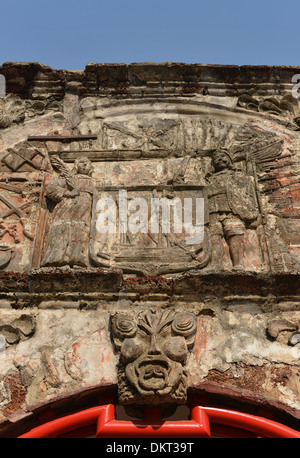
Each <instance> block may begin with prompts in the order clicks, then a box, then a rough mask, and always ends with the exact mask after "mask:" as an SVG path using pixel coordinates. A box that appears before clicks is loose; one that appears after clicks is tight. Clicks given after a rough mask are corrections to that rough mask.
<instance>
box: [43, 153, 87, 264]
mask: <svg viewBox="0 0 300 458" xmlns="http://www.w3.org/2000/svg"><path fill="white" fill-rule="evenodd" d="M52 164H53V167H54V168H56V169H57V170H58V172H59V174H60V176H59V177H58V178H57V179H56V180H55V181H53V182H52V183H50V185H49V186H48V188H47V192H46V196H47V198H48V199H49V200H50V201H52V202H54V203H55V206H54V209H53V211H52V213H51V215H50V224H49V228H48V234H47V240H46V246H45V250H44V254H43V257H42V261H41V266H65V265H68V266H70V267H88V265H89V261H88V245H89V232H90V220H91V209H92V200H93V193H94V183H93V180H92V178H91V175H92V171H93V168H92V164H91V162H90V160H89V159H88V158H87V157H84V156H81V157H79V158H77V159H76V160H75V163H74V168H73V169H72V170H69V169H68V167H67V166H66V164H65V163H64V162H63V161H62V160H61V159H60V158H58V157H55V158H54V159H52Z"/></svg>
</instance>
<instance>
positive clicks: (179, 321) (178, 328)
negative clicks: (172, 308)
mask: <svg viewBox="0 0 300 458" xmlns="http://www.w3.org/2000/svg"><path fill="white" fill-rule="evenodd" d="M196 327H197V319H196V317H195V315H193V314H192V313H188V312H183V313H177V314H176V316H175V318H174V320H173V322H172V329H173V331H174V332H176V334H179V335H181V336H184V337H186V336H189V335H191V334H192V333H193V332H195V331H196Z"/></svg>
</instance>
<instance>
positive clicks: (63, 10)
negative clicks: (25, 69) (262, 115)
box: [0, 0, 300, 70]
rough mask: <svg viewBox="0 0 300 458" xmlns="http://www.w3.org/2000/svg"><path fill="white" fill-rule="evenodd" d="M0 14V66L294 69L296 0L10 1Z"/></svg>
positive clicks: (299, 57) (298, 56)
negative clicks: (167, 64) (142, 64)
mask: <svg viewBox="0 0 300 458" xmlns="http://www.w3.org/2000/svg"><path fill="white" fill-rule="evenodd" d="M1 17H2V21H1V28H0V39H1V41H0V64H2V63H4V62H8V61H9V62H17V61H18V62H40V63H43V64H45V65H49V66H51V67H53V68H57V69H61V68H63V69H70V70H71V69H74V70H81V69H84V68H85V66H86V64H87V63H89V62H102V63H108V62H124V63H132V62H149V61H151V62H165V61H168V62H186V63H203V64H228V65H231V64H233V65H292V66H294V65H296V66H300V34H299V23H300V2H299V0H297V1H294V0H290V1H289V2H284V1H280V2H279V1H276V0H275V1H270V0H266V1H264V0H260V1H258V0H251V1H248V2H245V1H244V2H243V1H242V0H239V1H237V0H225V1H219V0H216V1H213V0H210V1H205V2H203V1H200V0H198V1H197V0H180V1H179V0H148V1H145V0H139V1H137V0H125V1H121V0H105V1H104V0H84V1H82V0H73V1H71V0H48V1H45V0H22V1H20V0H14V1H12V2H9V1H6V2H4V1H3V2H2V4H1Z"/></svg>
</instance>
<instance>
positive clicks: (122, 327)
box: [112, 314, 137, 338]
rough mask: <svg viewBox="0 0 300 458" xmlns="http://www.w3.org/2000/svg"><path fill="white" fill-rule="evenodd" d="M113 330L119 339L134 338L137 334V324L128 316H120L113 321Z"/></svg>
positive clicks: (116, 316)
mask: <svg viewBox="0 0 300 458" xmlns="http://www.w3.org/2000/svg"><path fill="white" fill-rule="evenodd" d="M112 330H113V333H114V334H115V335H116V336H117V337H123V338H124V337H133V336H135V334H136V330H137V327H136V323H135V321H134V320H133V319H132V318H131V317H130V316H128V315H125V314H122V315H120V314H118V315H115V316H114V318H113V320H112Z"/></svg>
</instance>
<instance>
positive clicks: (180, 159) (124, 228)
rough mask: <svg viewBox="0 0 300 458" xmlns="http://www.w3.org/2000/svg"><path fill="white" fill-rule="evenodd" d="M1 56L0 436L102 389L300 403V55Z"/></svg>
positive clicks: (162, 400) (164, 399)
mask: <svg viewBox="0 0 300 458" xmlns="http://www.w3.org/2000/svg"><path fill="white" fill-rule="evenodd" d="M0 73H1V74H3V75H4V76H5V78H6V88H7V96H6V97H5V98H3V99H1V103H0V379H1V380H0V435H2V436H3V437H5V436H7V435H10V434H11V435H14V431H16V430H17V429H15V428H17V427H18V428H19V427H21V426H20V425H22V428H23V429H24V428H25V429H26V427H25V426H24V425H25V423H24V422H27V421H32V422H33V421H35V419H36V415H37V414H43V412H44V411H47V409H48V407H49V406H53V405H55V406H57V405H59V406H61V405H64V404H65V403H67V402H68V399H73V400H74V399H79V398H80V399H86V398H87V397H88V395H89V394H90V393H98V392H101V391H103V390H106V389H110V390H113V391H114V392H115V393H118V395H117V396H118V399H117V401H118V402H120V403H123V404H126V405H128V406H129V407H130V408H131V407H132V408H133V409H134V408H135V406H136V405H147V403H148V402H149V404H152V405H153V404H157V405H161V404H168V405H169V404H172V403H174V404H182V403H183V404H184V403H189V402H190V395H191V393H199V392H201V393H203V392H206V393H208V394H210V395H216V396H224V397H227V398H230V399H232V400H238V401H242V402H245V403H249V404H252V405H253V404H255V405H258V406H265V407H269V408H272V409H273V410H274V411H279V412H285V413H286V414H288V416H289V418H296V419H299V418H300V395H299V393H300V385H299V370H300V369H299V366H300V347H299V345H300V343H299V342H300V315H299V313H300V312H299V303H300V290H299V285H300V283H299V275H300V261H299V259H300V258H299V255H300V248H299V247H300V238H299V237H300V236H299V228H300V226H299V224H300V223H299V215H300V212H299V208H300V206H299V202H300V192H299V190H300V187H299V177H300V167H299V164H300V153H299V151H300V130H299V118H300V112H299V104H298V99H297V98H295V97H293V95H292V90H293V86H294V83H293V82H292V77H293V75H294V74H299V73H300V70H299V68H298V67H267V66H258V67H251V66H243V67H237V66H213V65H201V64H193V65H187V64H176V63H162V64H156V63H140V64H130V65H127V64H100V63H90V64H88V65H87V66H86V68H85V69H84V70H82V71H69V70H55V69H52V68H50V67H46V66H44V65H42V64H39V63H5V64H3V65H2V66H1V67H0ZM120 191H126V200H124V199H125V197H124V194H122V192H121V193H120ZM104 199H106V200H105V202H106V205H108V204H107V203H109V202H110V203H111V202H113V203H114V205H115V206H112V207H111V208H110V211H111V213H109V218H107V219H106V223H107V224H108V222H110V223H115V226H114V228H115V230H114V231H112V230H111V231H108V230H107V231H106V232H105V231H102V229H103V226H101V224H102V223H103V218H102V217H103V212H104V207H103V205H102V204H103V202H104ZM155 199H156V200H155ZM185 199H191V200H192V201H193V202H196V199H198V200H199V201H201V202H202V203H203V212H202V217H203V218H202V220H201V221H200V223H199V221H198V222H197V221H196V219H195V218H196V216H195V214H193V218H192V219H191V221H190V225H186V226H185V225H183V226H180V224H179V223H178V220H176V218H175V217H177V218H178V219H179V220H180V218H179V216H180V215H181V216H183V210H184V209H185V208H186V207H184V206H183V207H180V205H183V204H185V203H186V200H185ZM176 202H177V204H178V206H177V207H176V205H177V204H176ZM178 202H179V203H178ZM157 203H159V204H161V206H162V205H163V203H166V205H169V207H168V206H167V207H165V208H168V209H169V210H170V219H169V221H167V223H170V225H169V226H168V224H166V219H168V218H166V219H164V218H163V213H162V212H163V207H162V208H161V213H159V212H156V210H155V211H152V210H153V208H156V207H155V205H156V204H157ZM105 208H106V207H105ZM124 208H125V210H124ZM201 208H202V207H201ZM121 209H123V210H124V212H123V213H122V211H121ZM194 209H195V208H194ZM114 212H115V213H114ZM186 215H187V216H188V213H186ZM156 217H157V219H155V218H156ZM101 218H102V219H101ZM179 222H180V221H179ZM181 222H182V221H181ZM150 223H151V224H150ZM152 223H153V225H152ZM156 223H157V225H156V226H155V224H156ZM196 223H197V224H196ZM199 228H200V229H201V230H199ZM100 229H101V230H100ZM156 229H157V230H156ZM118 316H119V317H120V316H121V317H123V321H122V320H121V321H120V323H121V324H122V323H123V325H124V323H125V325H124V326H123V325H122V326H121V328H122V329H123V331H122V332H120V330H119V331H118V327H116V320H117V319H118V318H117V317H118ZM178 316H179V317H183V316H185V317H190V318H191V317H193V318H192V321H193V320H194V321H193V322H195V323H196V322H197V328H196V329H194V327H193V332H192V333H191V334H189V335H188V334H182V333H181V334H180V333H178V332H177V331H178V329H176V326H175V325H173V324H172V323H174V320H175V322H176V317H178ZM187 322H188V321H184V323H185V324H186V323H187ZM120 323H119V324H120ZM159 323H160V324H162V323H164V326H162V329H160V328H159ZM174 326H175V327H174ZM131 327H132V329H131ZM131 331H132V332H131ZM161 331H163V332H161ZM181 331H182V330H181ZM154 342H155V345H154ZM149 352H150V354H151V353H152V356H149ZM153 353H154V355H156V356H153Z"/></svg>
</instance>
